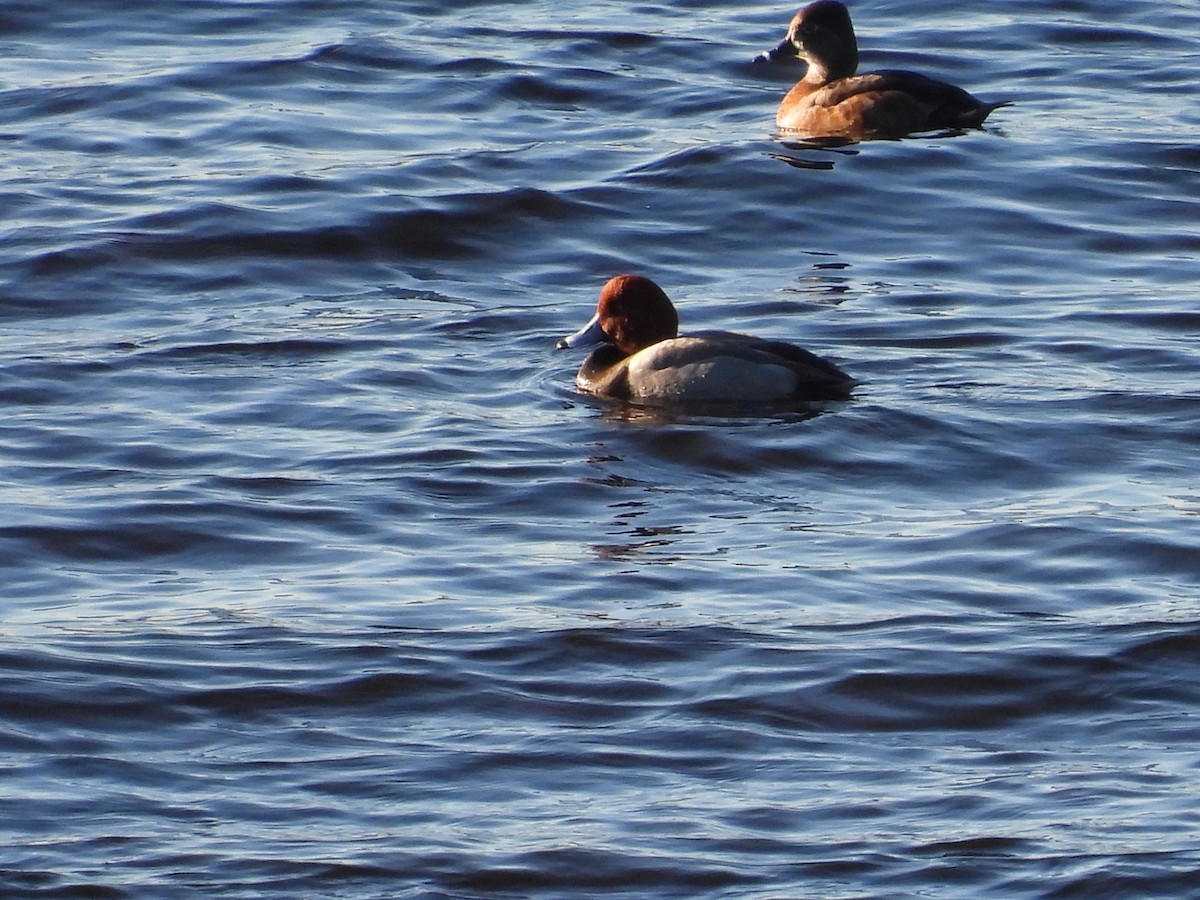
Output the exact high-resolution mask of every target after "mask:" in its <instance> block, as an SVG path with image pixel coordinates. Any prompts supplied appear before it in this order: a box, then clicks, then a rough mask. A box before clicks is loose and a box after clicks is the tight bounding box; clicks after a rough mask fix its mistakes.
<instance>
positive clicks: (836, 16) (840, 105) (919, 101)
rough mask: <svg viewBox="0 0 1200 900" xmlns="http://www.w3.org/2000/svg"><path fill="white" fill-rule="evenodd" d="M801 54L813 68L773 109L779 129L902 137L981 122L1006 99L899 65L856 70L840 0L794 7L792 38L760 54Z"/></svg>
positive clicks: (779, 56)
mask: <svg viewBox="0 0 1200 900" xmlns="http://www.w3.org/2000/svg"><path fill="white" fill-rule="evenodd" d="M763 56H764V57H766V58H767V59H782V58H787V57H794V56H798V57H800V58H801V59H803V60H805V61H806V62H807V63H808V71H807V72H806V73H805V74H804V78H803V80H802V81H800V82H799V83H798V84H796V86H795V87H793V88H792V89H791V90H790V91H788V92H787V95H786V96H785V97H784V98H783V102H782V103H780V104H779V112H778V113H776V115H775V127H776V128H778V129H779V131H781V132H785V133H789V134H795V135H799V136H802V137H817V138H820V137H845V138H851V139H856V140H857V139H861V138H870V137H899V136H901V135H905V134H911V133H913V132H918V131H932V130H934V129H939V128H978V127H979V126H980V125H982V124H983V120H984V119H986V118H987V117H988V115H989V114H990V113H991V112H992V110H994V109H996V108H998V107H1001V106H1008V105H1010V104H1009V102H1008V101H1002V102H1000V103H984V102H983V101H982V100H979V99H977V98H976V97H973V96H971V95H970V94H968V93H967V92H966V91H964V90H963V89H962V88H958V87H955V86H954V85H952V84H946V83H945V82H942V81H936V80H934V79H932V78H927V77H926V76H924V75H918V74H917V73H916V72H905V71H902V70H898V69H892V70H886V71H881V72H871V73H868V74H863V75H856V74H855V72H856V71H857V70H858V42H857V41H856V40H855V37H854V26H853V25H852V24H851V23H850V13H849V11H848V10H847V9H846V7H845V6H843V5H842V4H841V3H839V2H838V0H817V2H816V3H812V4H809V5H808V6H806V7H804V9H802V10H800V12H798V13H796V15H795V18H793V19H792V24H791V25H790V26H789V28H788V33H787V37H785V38H784V39H783V42H782V43H780V45H779V46H778V47H776V48H775V49H774V50H770V51H768V52H766V53H764V54H763Z"/></svg>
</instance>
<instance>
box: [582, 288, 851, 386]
mask: <svg viewBox="0 0 1200 900" xmlns="http://www.w3.org/2000/svg"><path fill="white" fill-rule="evenodd" d="M678 328H679V316H678V315H677V314H676V312H675V307H674V306H673V305H672V304H671V300H670V298H668V297H667V295H666V294H665V293H664V292H663V289H662V288H660V287H659V286H658V285H657V284H655V283H654V282H653V281H651V280H650V279H649V278H645V277H643V276H641V275H618V276H617V277H615V278H612V279H610V280H609V282H608V283H607V284H605V285H604V288H603V289H602V290H601V291H600V302H599V304H598V305H597V307H596V314H595V315H594V316H592V319H591V321H590V322H588V323H587V325H585V326H584V327H583V328H582V329H580V330H579V331H577V332H576V333H575V334H573V335H571V336H570V337H567V338H563V340H561V341H559V342H558V348H559V349H560V350H561V349H563V348H566V347H587V346H592V345H594V344H597V343H600V344H602V345H603V346H601V347H599V348H597V349H596V350H593V351H592V353H591V354H589V356H588V358H587V359H586V360H585V361H584V363H583V366H582V368H580V370H579V374H578V375H577V376H576V378H575V384H576V385H578V387H579V389H580V390H583V391H587V392H588V393H590V394H596V395H598V396H601V397H612V398H615V399H621V400H633V401H636V402H640V403H646V404H650V405H664V404H676V403H679V404H687V403H710V404H722V403H737V404H764V403H779V402H786V401H805V400H836V399H844V398H845V397H847V396H849V394H850V390H851V388H853V386H854V381H853V379H851V378H850V376H849V375H847V374H846V373H845V372H843V371H842V370H841V369H839V368H838V367H837V366H835V365H834V364H833V363H831V362H829V361H828V360H824V359H822V358H821V357H819V356H817V355H816V354H814V353H810V352H809V351H807V350H804V349H802V348H800V347H796V346H794V345H792V344H787V343H784V342H782V341H769V340H764V339H762V338H756V337H749V336H747V335H744V334H733V333H731V332H728V331H702V332H697V333H696V334H694V335H690V336H687V337H679V336H678Z"/></svg>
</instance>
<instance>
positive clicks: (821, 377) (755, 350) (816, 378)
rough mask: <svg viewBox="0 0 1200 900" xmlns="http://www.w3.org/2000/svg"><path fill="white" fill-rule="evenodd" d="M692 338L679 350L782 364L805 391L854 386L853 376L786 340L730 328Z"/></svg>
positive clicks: (840, 391)
mask: <svg viewBox="0 0 1200 900" xmlns="http://www.w3.org/2000/svg"><path fill="white" fill-rule="evenodd" d="M690 337H691V338H694V339H696V341H697V345H696V346H695V347H693V348H681V351H680V352H682V353H688V354H695V355H696V357H697V358H698V357H700V356H702V355H703V354H705V353H710V354H711V353H712V350H713V348H714V347H717V348H719V350H720V353H721V355H722V356H727V357H735V358H738V359H742V360H746V361H747V362H751V363H756V364H760V365H767V366H784V367H786V368H787V369H789V370H790V371H791V372H792V373H793V374H794V375H795V376H796V379H797V383H798V385H799V386H800V387H801V388H802V390H801V393H805V394H813V393H817V394H828V395H829V396H842V395H844V394H846V393H848V392H849V390H850V388H851V387H853V385H854V379H853V378H851V377H850V376H849V375H847V374H846V373H845V372H843V371H842V370H841V369H840V368H838V367H837V366H836V365H834V364H833V363H831V362H830V361H829V360H827V359H825V358H824V357H821V356H818V355H817V354H815V353H813V352H812V351H811V350H805V349H804V348H803V347H798V346H796V345H795V344H789V343H787V342H786V341H772V340H767V339H765V338H758V337H753V336H751V335H746V334H738V333H736V332H730V331H702V332H698V333H696V334H693V335H691V336H690Z"/></svg>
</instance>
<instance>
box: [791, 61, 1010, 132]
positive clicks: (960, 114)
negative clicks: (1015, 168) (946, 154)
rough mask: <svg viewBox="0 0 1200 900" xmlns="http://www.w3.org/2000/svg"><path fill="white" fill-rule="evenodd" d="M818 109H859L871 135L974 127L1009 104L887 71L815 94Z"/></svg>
mask: <svg viewBox="0 0 1200 900" xmlns="http://www.w3.org/2000/svg"><path fill="white" fill-rule="evenodd" d="M810 102H811V103H812V104H813V105H814V106H820V107H825V108H827V109H837V110H845V111H847V112H849V111H851V110H853V111H854V114H855V115H856V116H857V117H859V118H860V120H861V121H862V122H863V123H864V125H865V126H866V128H867V129H868V130H871V131H878V132H892V133H897V134H899V133H903V132H907V131H917V130H927V129H933V128H974V127H977V126H979V125H981V124H983V120H984V119H986V118H987V117H988V114H989V113H991V112H992V110H994V109H996V108H998V107H1000V106H1007V105H1008V104H1007V102H1001V103H984V102H983V101H981V100H980V99H979V98H977V97H975V96H973V95H972V94H970V93H968V92H967V91H964V90H963V89H962V88H960V87H956V86H955V85H953V84H947V83H946V82H944V81H938V80H937V79H936V78H930V77H929V76H927V75H921V74H920V73H918V72H909V71H907V70H904V69H887V70H884V71H880V72H868V73H865V74H862V75H851V76H850V77H848V78H839V79H838V80H837V81H834V82H831V83H830V84H827V85H825V86H824V87H822V88H821V89H820V90H819V91H816V92H815V93H814V94H813V95H812V99H811V101H810Z"/></svg>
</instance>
